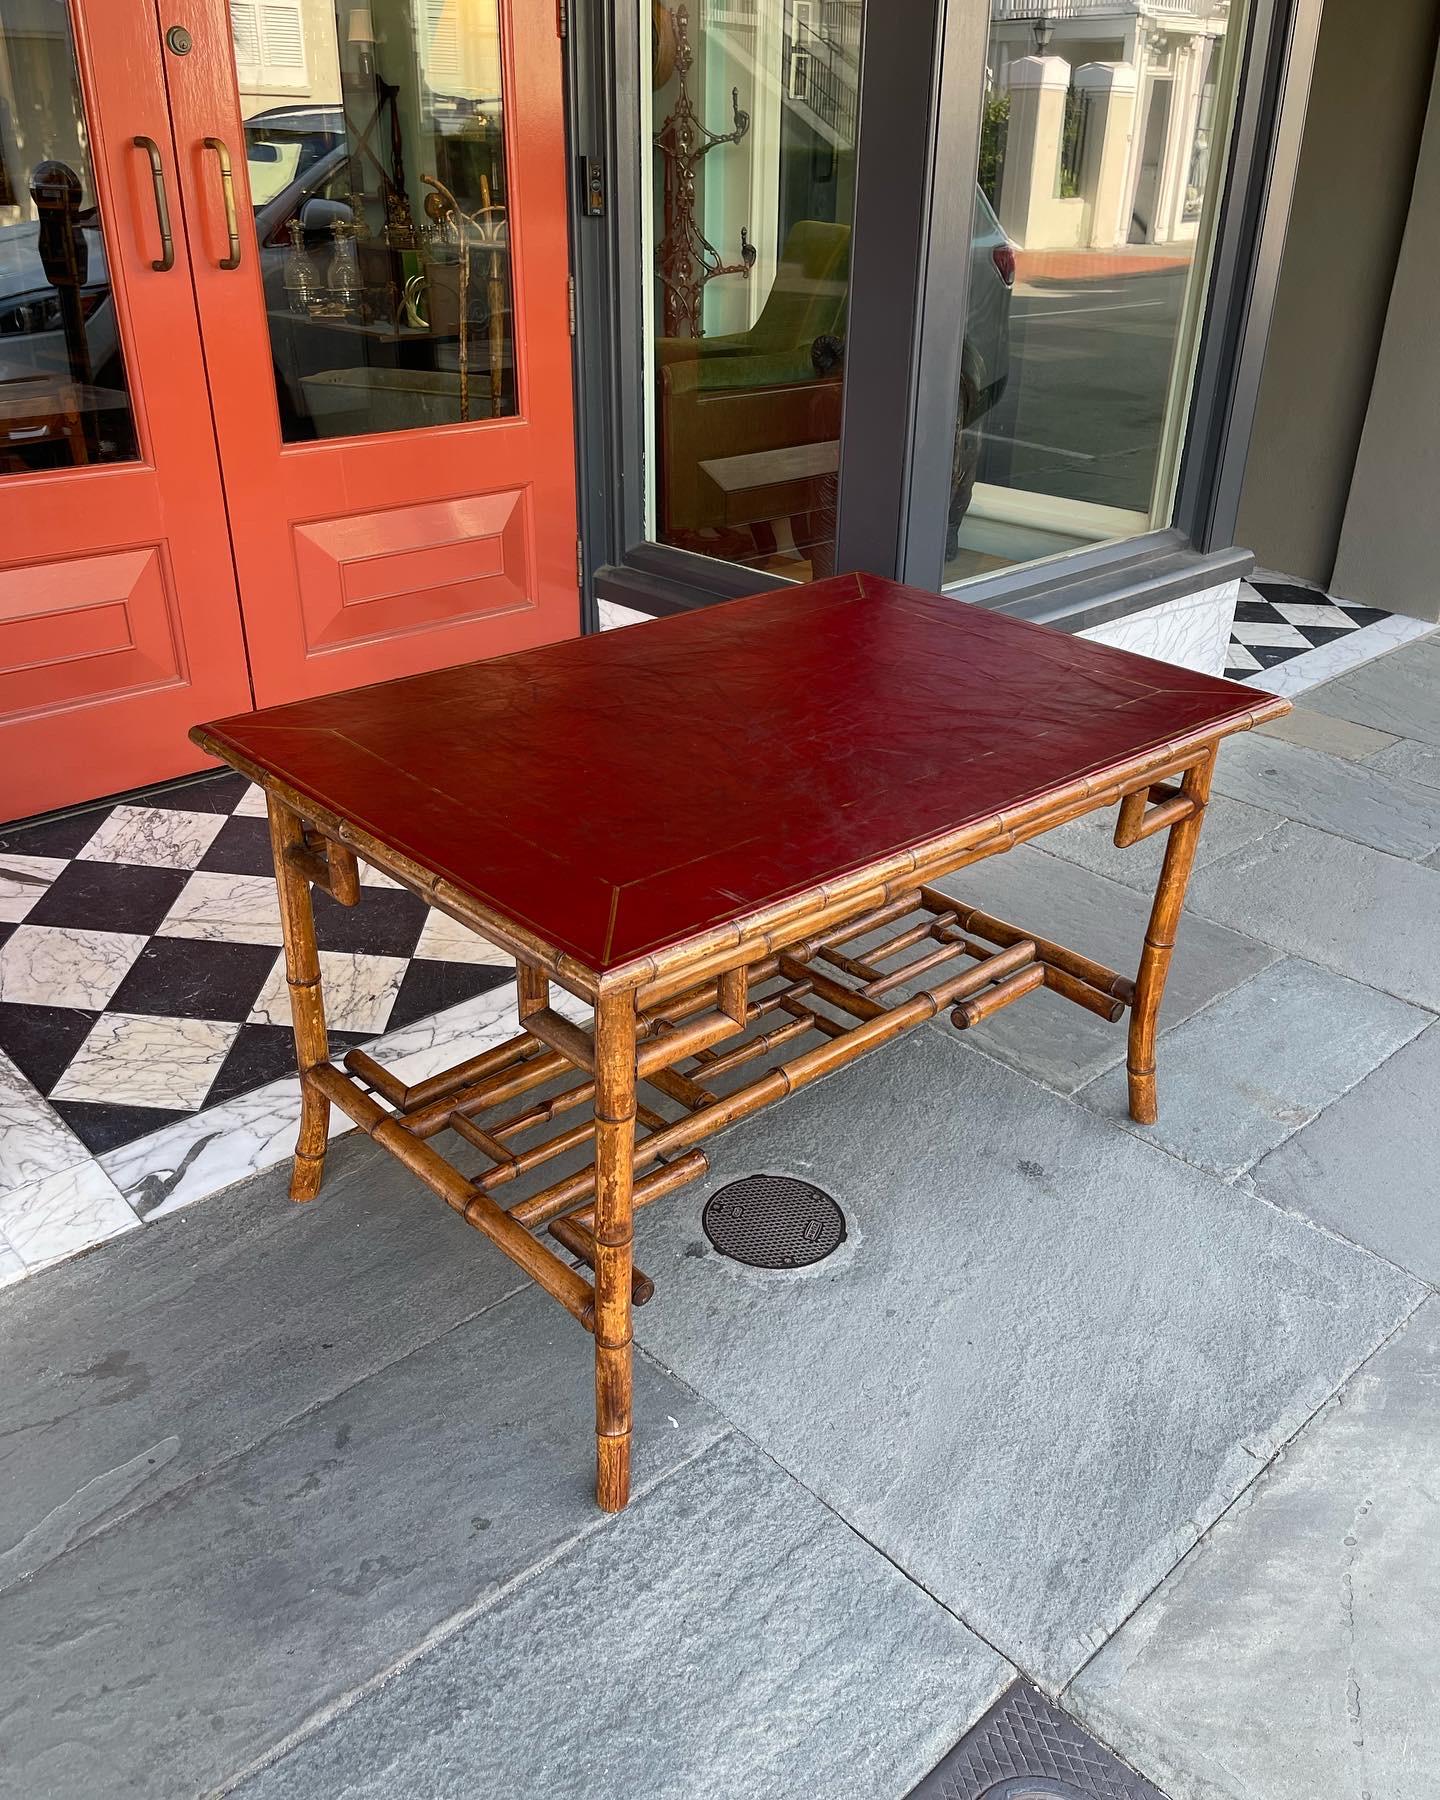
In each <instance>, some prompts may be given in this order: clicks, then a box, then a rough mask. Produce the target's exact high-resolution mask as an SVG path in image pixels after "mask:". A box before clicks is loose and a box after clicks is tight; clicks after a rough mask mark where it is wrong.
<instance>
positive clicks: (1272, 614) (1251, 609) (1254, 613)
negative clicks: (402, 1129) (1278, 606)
mask: <svg viewBox="0 0 1440 1800" xmlns="http://www.w3.org/2000/svg"><path fill="white" fill-rule="evenodd" d="M1286 622H1287V621H1286V618H1285V615H1284V613H1278V612H1276V610H1275V608H1274V607H1273V606H1271V604H1270V603H1269V601H1268V600H1240V601H1237V602H1236V605H1235V623H1236V624H1237V625H1284V624H1285V623H1286Z"/></svg>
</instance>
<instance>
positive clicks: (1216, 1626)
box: [1065, 1301, 1440, 1800]
mask: <svg viewBox="0 0 1440 1800" xmlns="http://www.w3.org/2000/svg"><path fill="white" fill-rule="evenodd" d="M1437 1391H1440V1304H1437V1303H1436V1302H1435V1301H1431V1302H1430V1303H1429V1304H1428V1305H1427V1306H1426V1307H1425V1308H1424V1309H1423V1311H1422V1312H1420V1313H1419V1314H1418V1315H1417V1316H1416V1317H1415V1318H1414V1319H1413V1320H1412V1321H1411V1322H1410V1324H1409V1325H1408V1326H1407V1327H1406V1329H1405V1330H1404V1331H1403V1332H1402V1333H1401V1334H1400V1336H1399V1337H1398V1338H1397V1339H1396V1340H1395V1341H1394V1342H1392V1343H1390V1344H1388V1345H1387V1346H1386V1347H1385V1349H1383V1350H1382V1351H1380V1353H1379V1354H1378V1355H1377V1356H1376V1357H1375V1358H1374V1359H1373V1360H1372V1361H1371V1362H1370V1363H1368V1364H1367V1365H1366V1367H1365V1368H1364V1369H1363V1370H1362V1371H1361V1372H1360V1373H1359V1374H1358V1375H1357V1376H1356V1377H1355V1378H1354V1380H1353V1381H1352V1382H1351V1383H1350V1385H1349V1386H1348V1387H1347V1388H1346V1390H1345V1392H1344V1395H1343V1397H1342V1399H1341V1400H1339V1401H1337V1402H1336V1403H1334V1404H1332V1405H1331V1406H1329V1407H1328V1408H1327V1409H1326V1410H1325V1412H1324V1413H1323V1414H1322V1415H1321V1416H1320V1417H1319V1418H1318V1419H1316V1420H1315V1421H1314V1422H1313V1423H1312V1424H1311V1425H1309V1426H1307V1427H1306V1429H1305V1431H1304V1432H1302V1434H1301V1435H1300V1437H1299V1439H1298V1440H1297V1441H1296V1442H1295V1443H1294V1444H1293V1445H1291V1447H1290V1448H1289V1449H1288V1450H1287V1451H1286V1453H1285V1455H1284V1457H1283V1458H1282V1459H1281V1460H1280V1461H1279V1462H1278V1463H1276V1464H1275V1465H1274V1466H1273V1467H1272V1468H1271V1469H1269V1470H1267V1471H1266V1473H1265V1474H1264V1475H1263V1476H1262V1477H1261V1478H1260V1480H1259V1481H1258V1482H1257V1483H1256V1484H1255V1487H1254V1488H1253V1489H1252V1490H1251V1492H1250V1494H1248V1495H1247V1496H1246V1497H1245V1500H1243V1501H1242V1502H1241V1503H1240V1505H1238V1506H1237V1507H1236V1508H1235V1510H1234V1511H1233V1512H1232V1513H1230V1514H1229V1515H1228V1516H1227V1517H1226V1518H1225V1519H1224V1520H1223V1521H1222V1522H1221V1523H1220V1524H1219V1525H1217V1526H1216V1527H1215V1529H1214V1530H1213V1531H1212V1532H1211V1533H1210V1535H1209V1537H1208V1538H1206V1540H1205V1542H1204V1543H1203V1544H1201V1545H1200V1546H1199V1548H1198V1549H1196V1550H1195V1551H1194V1552H1192V1554H1191V1556H1190V1557H1189V1558H1188V1559H1187V1560H1186V1562H1185V1563H1184V1564H1183V1566H1182V1567H1181V1568H1180V1569H1179V1570H1177V1572H1176V1573H1175V1574H1174V1575H1172V1576H1171V1577H1170V1579H1169V1580H1168V1581H1166V1582H1165V1583H1164V1585H1163V1586H1162V1587H1161V1588H1160V1589H1159V1591H1158V1592H1157V1593H1156V1594H1154V1595H1152V1596H1151V1598H1150V1599H1149V1600H1147V1601H1146V1603H1145V1605H1144V1606H1143V1607H1142V1608H1141V1609H1140V1611H1139V1612H1138V1613H1137V1614H1136V1615H1135V1617H1134V1618H1133V1619H1131V1620H1130V1621H1129V1622H1128V1623H1127V1624H1126V1626H1125V1628H1124V1629H1123V1630H1122V1631H1121V1632H1120V1633H1119V1634H1118V1636H1116V1637H1115V1638H1113V1639H1112V1640H1111V1642H1110V1643H1109V1644H1108V1645H1107V1646H1106V1647H1105V1649H1104V1650H1103V1651H1102V1652H1101V1654H1100V1655H1099V1657H1097V1658H1096V1660H1095V1661H1094V1662H1093V1663H1092V1664H1091V1665H1090V1667H1089V1668H1088V1669H1086V1670H1085V1671H1084V1673H1083V1674H1082V1675H1081V1676H1080V1678H1079V1680H1078V1681H1077V1682H1076V1683H1075V1685H1074V1686H1073V1687H1072V1688H1071V1689H1070V1691H1069V1692H1068V1694H1067V1695H1066V1697H1065V1698H1066V1705H1067V1706H1068V1707H1069V1708H1070V1709H1071V1710H1072V1711H1075V1712H1077V1713H1078V1714H1079V1716H1080V1717H1081V1719H1082V1720H1084V1721H1085V1722H1086V1723H1087V1724H1089V1725H1090V1726H1091V1727H1092V1729H1094V1730H1096V1731H1097V1732H1098V1733H1099V1734H1100V1735H1101V1736H1103V1737H1105V1738H1106V1739H1108V1740H1109V1741H1110V1742H1111V1743H1113V1744H1114V1745H1115V1746H1116V1748H1117V1749H1118V1750H1119V1751H1120V1752H1121V1754H1122V1755H1124V1756H1125V1757H1126V1758H1127V1759H1129V1760H1130V1761H1132V1762H1134V1763H1135V1764H1136V1765H1137V1766H1138V1767H1140V1768H1143V1769H1144V1770H1145V1772H1146V1773H1147V1774H1148V1775H1149V1776H1150V1777H1151V1779H1152V1780H1154V1781H1155V1782H1157V1783H1158V1784H1159V1785H1160V1787H1162V1788H1163V1789H1164V1790H1165V1792H1166V1793H1167V1794H1168V1795H1170V1797H1171V1800H1331V1797H1332V1796H1333V1797H1334V1800H1340V1797H1341V1796H1351V1795H1353V1796H1356V1797H1357V1800H1359V1797H1362V1796H1369V1797H1370V1800H1434V1796H1435V1795H1436V1794H1437V1793H1440V1706H1437V1705H1436V1691H1437V1664H1436V1620H1437V1618H1440V1559H1437V1557H1436V1555H1435V1545H1436V1543H1437V1541H1440V1433H1437V1432H1436V1430H1435V1396H1436V1393H1437Z"/></svg>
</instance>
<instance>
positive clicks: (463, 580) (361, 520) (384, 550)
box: [295, 489, 535, 673]
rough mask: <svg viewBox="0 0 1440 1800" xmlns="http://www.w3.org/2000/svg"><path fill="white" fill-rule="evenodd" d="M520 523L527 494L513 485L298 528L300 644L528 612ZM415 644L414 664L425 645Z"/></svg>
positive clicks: (525, 537) (525, 533)
mask: <svg viewBox="0 0 1440 1800" xmlns="http://www.w3.org/2000/svg"><path fill="white" fill-rule="evenodd" d="M528 523H529V506H528V503H527V496H526V495H525V493H524V492H523V491H517V490H514V489H512V490H510V491H509V492H501V493H494V494H472V495H468V496H466V497H465V498H463V499H457V500H434V501H427V502H423V503H422V504H420V505H418V506H409V507H391V508H389V509H387V510H386V511H384V512H380V513H350V514H347V515H346V516H345V517H343V518H340V519H316V520H312V521H310V522H309V523H307V524H304V525H297V526H296V527H295V560H296V565H297V571H298V574H299V580H300V593H301V601H302V605H303V608H304V616H305V641H306V646H307V648H308V649H309V650H310V651H312V652H314V651H316V650H324V649H330V648H334V647H338V646H340V645H359V644H363V643H365V642H366V641H367V640H368V641H373V640H375V639H377V638H398V637H403V636H404V635H405V634H407V633H410V632H420V633H428V632H429V631H430V630H431V629H432V628H434V627H437V626H459V625H468V624H475V623H478V622H480V621H482V620H487V619H492V618H494V617H495V616H496V615H497V614H500V613H509V612H516V611H522V612H528V611H533V610H534V604H535V603H534V601H533V599H532V598H531V592H532V589H533V586H534V583H533V580H532V565H531V556H530V545H529V538H530V532H529V530H528ZM417 650H418V652H419V657H420V659H421V660H422V662H423V660H424V659H425V658H426V657H428V655H429V646H428V645H425V644H421V645H418V646H417ZM398 652H399V646H392V654H395V653H398ZM396 672H397V673H398V672H399V670H398V668H397V670H396Z"/></svg>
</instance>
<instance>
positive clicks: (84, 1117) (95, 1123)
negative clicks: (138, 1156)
mask: <svg viewBox="0 0 1440 1800" xmlns="http://www.w3.org/2000/svg"><path fill="white" fill-rule="evenodd" d="M50 1104H51V1106H52V1107H54V1109H55V1111H56V1112H57V1113H59V1115H60V1117H61V1118H62V1119H63V1120H64V1121H65V1123H66V1124H67V1125H68V1126H69V1127H70V1129H71V1130H72V1131H73V1132H74V1133H75V1135H76V1137H78V1138H79V1140H80V1142H81V1143H82V1144H84V1146H85V1148H86V1149H87V1150H88V1151H89V1152H90V1153H91V1155H92V1156H103V1155H104V1154H105V1152H106V1151H107V1150H118V1149H119V1148H120V1146H121V1145H122V1144H133V1143H134V1142H135V1140H136V1138H142V1137H148V1136H149V1135H150V1133H151V1132H152V1131H159V1130H160V1128H161V1126H162V1125H173V1124H174V1122H175V1120H176V1119H184V1118H187V1117H188V1116H189V1115H188V1113H187V1111H186V1110H185V1109H183V1108H181V1109H179V1110H177V1111H175V1112H171V1111H170V1109H169V1108H168V1107H160V1106H104V1105H101V1104H100V1103H98V1102H96V1101H92V1100H52V1101H51V1102H50Z"/></svg>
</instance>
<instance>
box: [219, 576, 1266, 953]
mask: <svg viewBox="0 0 1440 1800" xmlns="http://www.w3.org/2000/svg"><path fill="white" fill-rule="evenodd" d="M1257 710H1260V711H1273V710H1275V709H1274V707H1273V706H1272V705H1271V704H1270V703H1269V697H1268V696H1267V695H1264V694H1260V693H1257V692H1255V691H1254V690H1253V689H1250V688H1246V687H1242V686H1240V685H1239V684H1238V683H1235V682H1229V681H1219V680H1215V679H1213V678H1211V677H1209V676H1205V675H1194V674H1190V673H1188V672H1187V671H1186V670H1183V669H1177V668H1172V667H1171V666H1170V665H1168V664H1166V663H1160V662H1153V661H1151V660H1150V659H1149V658H1147V657H1140V656H1134V655H1131V654H1130V653H1129V652H1128V651H1123V650H1112V649H1109V648H1106V647H1104V646H1101V645H1098V644H1091V643H1087V642H1085V641H1084V640H1082V639H1079V638H1075V637H1071V636H1068V635H1066V634H1064V633H1061V632H1058V631H1053V630H1049V629H1047V628H1045V627H1044V626H1039V625H1030V624H1026V623H1024V622H1023V621H1019V620H1015V619H1009V618H1005V617H1003V616H1002V615H1001V614H998V613H995V612H990V611H986V610H983V609H981V608H979V607H975V606H969V605H966V604H965V603H963V602H961V601H957V600H954V599H942V598H940V597H938V596H936V595H934V594H926V593H921V592H919V591H917V590H915V589H910V588H904V587H899V586H897V585H895V584H894V583H892V582H887V581H882V580H879V579H878V578H876V577H874V576H856V575H843V576H837V577H835V578H834V579H833V580H829V581H820V582H816V583H814V584H813V585H812V586H809V587H797V588H789V589H784V590H781V591H779V592H775V593H768V594H761V595H757V596H755V597H754V598H751V599H745V600H737V601H732V602H730V603H729V604H727V605H723V606H716V607H711V608H708V609H706V610H704V611H700V612H693V613H686V614H683V615H681V616H679V617H675V618H669V619H664V620H660V621H657V622H655V623H652V624H649V625H646V626H644V627H632V628H629V629H625V630H619V631H611V632H606V633H605V634H604V635H602V636H592V637H588V638H577V639H572V640H571V641H569V642H567V643H561V644H552V645H548V646H546V647H544V648H542V649H538V650H525V651H521V652H519V653H517V654H515V655H512V656H503V657H496V658H494V659H493V660H490V661H486V662H478V663H472V664H469V665H467V666H464V667H461V668H455V669H444V670H440V671H438V672H437V673H435V674H432V675H418V676H411V677H408V678H406V679H404V680H401V681H393V682H387V683H383V684H381V685H379V686H376V687H368V688H360V689H356V690H353V691H352V692H350V693H344V694H332V695H329V696H326V697H324V698H322V699H316V700H301V701H297V702H295V703H294V704H292V705H289V706H276V707H270V708H268V709H267V710H265V711H263V712H256V713H244V714H241V715H238V716H237V717H235V718H231V719H225V720H222V721H221V722H220V723H218V724H217V725H214V726H211V727H208V728H207V730H208V735H209V737H210V738H211V739H212V740H213V741H216V742H218V743H220V744H221V745H223V746H225V747H227V748H229V749H233V750H234V751H235V752H236V753H237V754H238V755H239V756H240V757H241V758H242V759H244V760H245V761H246V762H248V763H250V764H252V765H255V766H257V767H259V768H260V769H262V770H264V771H267V772H269V773H271V774H274V775H276V776H278V777H280V778H281V779H282V780H284V781H286V782H288V783H289V784H290V785H291V786H292V787H293V788H295V789H297V790H299V792H301V793H302V794H305V795H307V796H309V797H310V798H311V799H313V800H315V801H318V802H319V803H320V804H321V805H322V806H324V807H328V808H329V809H330V810H331V811H333V812H335V813H338V814H339V815H340V816H341V817H342V818H344V819H346V820H348V821H349V822H351V823H353V824H356V825H360V826H362V827H364V829H366V830H367V831H369V832H371V833H373V834H374V836H375V837H377V838H379V839H381V840H382V841H383V842H385V843H386V844H389V845H390V846H392V847H393V848H395V849H397V850H399V851H401V852H403V853H404V854H405V855H407V856H410V857H412V858H413V859H414V860H415V861H416V862H418V863H421V864H422V865H423V866H424V867H426V868H427V869H430V870H432V871H433V872H435V873H436V874H439V875H442V876H444V877H445V878H446V879H448V880H449V881H452V882H454V883H455V884H456V886H458V887H459V888H461V889H463V890H464V891H465V892H467V893H469V894H471V895H473V896H474V897H475V898H476V899H478V900H480V901H481V902H482V903H483V904H485V905H486V906H488V907H490V908H491V909H492V910H493V911H495V912H499V913H501V914H503V915H504V916H505V917H506V918H508V919H511V920H513V921H515V922H516V923H518V924H521V925H523V926H526V927H527V928H528V929H529V930H531V931H532V932H534V933H536V934H537V935H539V936H540V937H541V938H543V939H544V940H545V941H546V942H548V943H549V944H551V945H553V946H554V947H555V948H556V949H557V950H560V951H565V952H568V953H569V954H570V955H572V956H574V957H576V958H578V959H579V960H580V961H581V962H582V963H584V964H586V965H587V966H588V967H589V968H590V969H592V970H594V971H595V972H596V973H601V972H603V971H605V970H607V969H611V968H615V967H617V966H618V965H620V964H623V963H626V962H630V961H632V960H633V959H635V958H637V957H640V956H643V955H645V954H647V953H649V952H652V951H655V950H659V949H662V948H666V947H668V946H671V945H674V944H678V943H681V942H683V941H684V940H685V939H686V938H688V937H693V936H695V935H696V934H697V933H699V932H701V931H704V930H706V929H707V928H709V927H711V926H715V925H718V924H721V923H725V922H728V921H730V920H732V919H736V918H739V917H741V916H742V915H744V914H746V913H749V912H752V911H754V910H756V909H757V908H759V907H761V906H764V905H767V904H769V903H771V902H774V901H779V900H783V899H786V898H788V897H790V896H792V895H795V894H798V893H801V892H803V891H804V890H805V889H807V888H812V887H815V886H817V885H819V884H820V883H822V882H826V881H833V880H835V879H837V878H839V877H841V876H844V875H848V874H853V873H854V872H855V871H857V870H859V869H862V868H864V867H865V866H866V865H868V864H870V863H874V862H877V861H879V860H881V859H882V858H884V857H885V856H887V855H890V854H892V853H893V852H895V851H899V850H908V849H910V848H912V847H914V846H916V845H919V844H921V843H924V842H925V841H926V840H928V839H932V838H935V837H938V836H940V835H942V834H944V833H947V832H952V831H956V830H959V829H962V828H964V827H965V826H966V825H969V824H972V823H977V822H980V821H983V820H985V819H988V818H991V817H993V816H994V815H995V814H997V813H999V812H1002V811H1005V810H1007V809H1010V808H1013V807H1014V806H1016V805H1018V804H1020V803H1023V802H1025V801H1028V800H1034V799H1036V798H1038V797H1040V796H1041V795H1043V794H1045V793H1046V792H1047V791H1049V790H1052V789H1058V788H1061V787H1063V786H1065V785H1066V784H1067V783H1069V782H1072V781H1074V780H1076V779H1078V778H1081V777H1089V776H1097V775H1103V774H1104V773H1105V772H1106V771H1107V770H1109V769H1110V768H1112V767H1115V766H1118V765H1120V764H1123V763H1125V762H1128V761H1129V760H1130V759H1132V758H1133V757H1135V756H1137V755H1142V754H1144V753H1146V752H1148V751H1154V750H1159V749H1162V748H1163V747H1164V746H1165V745H1166V744H1168V743H1170V742H1172V741H1173V740H1175V739H1178V738H1183V737H1189V736H1190V735H1191V734H1194V733H1197V732H1203V733H1213V734H1214V735H1216V736H1219V735H1222V734H1223V733H1225V732H1226V731H1231V730H1237V729H1239V728H1241V727H1243V726H1244V725H1246V724H1247V723H1249V722H1250V716H1251V715H1252V714H1253V713H1255V712H1256V711H1257Z"/></svg>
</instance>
